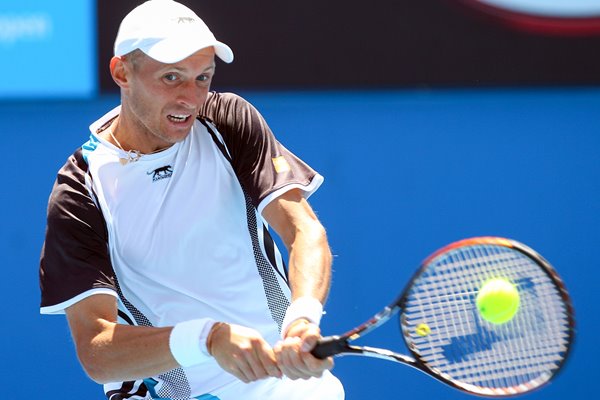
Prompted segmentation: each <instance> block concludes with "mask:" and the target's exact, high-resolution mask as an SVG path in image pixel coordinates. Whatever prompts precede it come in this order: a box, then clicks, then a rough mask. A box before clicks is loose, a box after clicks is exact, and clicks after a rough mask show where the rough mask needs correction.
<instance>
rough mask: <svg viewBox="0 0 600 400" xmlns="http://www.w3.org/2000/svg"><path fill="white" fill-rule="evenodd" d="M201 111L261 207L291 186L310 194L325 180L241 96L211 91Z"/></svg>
mask: <svg viewBox="0 0 600 400" xmlns="http://www.w3.org/2000/svg"><path fill="white" fill-rule="evenodd" d="M200 115H201V116H202V117H205V118H208V119H209V120H211V121H212V122H213V123H214V124H215V126H216V128H217V130H218V131H219V133H220V134H221V135H222V136H223V139H224V141H225V144H226V146H227V149H228V150H229V152H230V155H231V159H232V166H233V169H234V171H235V172H236V174H237V176H238V179H239V180H240V183H241V185H242V187H243V188H244V190H245V191H246V193H247V194H248V195H249V196H250V198H251V200H252V202H253V204H254V206H255V207H256V208H257V209H258V210H259V211H262V209H263V208H264V207H265V206H266V205H267V204H268V203H269V202H270V201H271V200H272V199H274V198H276V197H278V196H279V195H281V194H283V193H284V192H286V191H288V190H290V189H292V188H300V189H301V190H303V191H304V193H305V196H306V197H308V196H310V195H311V194H312V193H314V192H315V191H316V190H317V189H318V187H319V186H320V185H321V183H322V182H323V177H322V176H321V175H319V174H318V173H317V172H316V171H315V170H313V169H312V168H311V167H310V166H308V165H307V164H306V163H305V162H304V161H302V160H301V159H300V158H298V157H297V156H295V155H294V154H293V153H292V152H290V151H289V150H288V149H286V148H285V147H284V146H283V145H282V144H281V143H279V142H278V141H277V139H276V138H275V136H274V135H273V132H272V131H271V129H270V128H269V126H268V125H267V123H266V121H265V120H264V118H263V117H262V115H260V113H259V112H258V110H256V108H254V106H252V105H251V104H250V103H249V102H248V101H246V100H244V99H243V98H242V97H240V96H238V95H235V94H233V93H215V92H212V93H210V94H209V97H208V99H207V101H206V103H205V106H204V108H203V110H202V111H201V113H200Z"/></svg>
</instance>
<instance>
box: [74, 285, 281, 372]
mask: <svg viewBox="0 0 600 400" xmlns="http://www.w3.org/2000/svg"><path fill="white" fill-rule="evenodd" d="M66 314H67V319H68V321H69V327H70V328H71V334H72V336H73V339H74V341H75V347H76V350H77V356H78V357H79V360H80V362H81V365H82V366H83V368H84V369H85V371H86V373H87V374H88V375H89V376H90V378H92V379H93V380H94V381H96V382H98V383H108V382H123V381H131V380H137V379H143V378H147V377H150V376H155V375H158V374H161V373H164V372H167V371H169V370H172V369H174V368H177V367H178V366H179V364H178V363H177V361H176V360H175V357H174V356H173V354H172V352H171V348H170V345H169V340H170V336H171V332H172V330H173V327H164V328H156V327H144V326H130V325H123V324H117V302H116V299H115V298H114V297H113V296H109V295H101V294H98V295H93V296H90V297H88V298H86V299H84V300H82V301H80V302H78V303H75V304H74V305H72V306H71V307H69V308H67V309H66ZM212 330H213V331H214V340H213V343H212V344H211V343H207V344H208V345H209V346H208V350H209V352H210V353H211V354H212V355H213V356H214V357H215V359H216V360H217V362H218V363H219V365H221V367H222V368H223V369H224V370H225V371H227V372H229V373H231V374H232V375H234V376H236V377H237V378H238V379H240V380H242V381H243V382H250V381H254V380H257V379H262V378H265V377H267V376H275V377H279V376H281V372H280V370H279V368H277V365H276V361H275V356H274V354H273V350H272V349H271V347H270V346H269V345H268V344H267V343H266V342H265V340H264V339H263V338H262V337H261V336H260V334H259V333H258V332H256V331H254V330H252V329H249V328H245V327H241V326H237V325H229V324H224V323H217V324H215V325H214V326H213V329H212ZM209 338H210V336H209ZM198 340H200V339H199V338H198ZM198 346H200V342H198Z"/></svg>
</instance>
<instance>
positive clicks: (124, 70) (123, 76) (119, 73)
mask: <svg viewBox="0 0 600 400" xmlns="http://www.w3.org/2000/svg"><path fill="white" fill-rule="evenodd" d="M129 74H130V69H129V68H128V67H127V66H126V65H125V60H123V58H121V57H117V56H115V57H113V58H111V60H110V75H111V76H112V78H113V80H114V81H115V83H116V84H117V85H119V87H121V89H124V88H127V87H129V77H130V75H129Z"/></svg>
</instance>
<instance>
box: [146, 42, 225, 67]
mask: <svg viewBox="0 0 600 400" xmlns="http://www.w3.org/2000/svg"><path fill="white" fill-rule="evenodd" d="M208 47H213V48H214V49H215V54H216V55H217V57H219V58H220V59H221V60H223V61H224V62H226V63H228V64H229V63H230V62H232V61H233V51H232V50H231V48H230V47H229V46H227V45H226V44H225V43H222V42H219V41H218V40H215V41H214V42H208V43H196V44H195V45H190V42H189V41H186V40H161V41H159V42H157V43H155V44H153V45H151V46H144V47H140V50H142V51H143V52H144V53H146V54H147V55H148V56H149V57H151V58H153V59H155V60H156V61H158V62H161V63H163V64H174V63H177V62H179V61H181V60H183V59H185V58H187V57H189V56H191V55H192V54H194V53H195V52H197V51H200V50H202V49H206V48H208Z"/></svg>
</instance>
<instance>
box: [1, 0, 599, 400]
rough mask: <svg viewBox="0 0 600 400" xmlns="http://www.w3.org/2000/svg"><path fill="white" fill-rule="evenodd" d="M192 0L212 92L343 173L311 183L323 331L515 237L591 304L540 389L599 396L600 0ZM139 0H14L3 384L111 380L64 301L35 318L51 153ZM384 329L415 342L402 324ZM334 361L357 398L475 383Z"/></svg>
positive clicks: (380, 337)
mask: <svg viewBox="0 0 600 400" xmlns="http://www.w3.org/2000/svg"><path fill="white" fill-rule="evenodd" d="M182 2H183V3H184V4H186V5H188V6H190V7H191V8H192V9H194V10H195V11H197V12H198V14H199V15H200V16H201V17H203V18H204V20H205V21H206V22H207V23H208V25H209V26H210V27H211V28H212V30H213V32H214V33H215V34H216V36H217V37H218V38H219V39H221V40H222V41H224V42H226V43H227V44H229V45H230V46H231V47H232V48H233V50H234V53H235V56H236V60H235V61H234V63H233V64H231V65H226V64H223V63H219V64H218V66H217V71H218V72H217V75H216V78H215V81H214V86H213V89H215V90H218V91H234V92H236V93H238V94H240V95H242V96H244V97H246V98H247V99H248V100H250V101H251V102H252V103H253V104H254V105H255V106H257V107H258V109H259V110H260V111H261V112H262V113H263V115H264V116H265V118H266V119H267V121H268V122H269V124H270V125H271V127H272V129H273V130H274V132H275V133H276V135H277V136H278V138H279V139H280V140H281V141H282V142H283V143H284V144H285V145H286V147H288V148H290V149H292V150H293V151H294V152H295V153H296V154H298V155H299V156H300V157H302V158H303V159H304V160H306V161H307V162H308V163H310V164H311V165H312V166H313V167H314V168H315V169H317V170H318V171H319V172H321V173H322V174H323V175H324V176H325V178H326V181H325V184H324V186H323V187H322V188H321V189H320V190H319V192H318V193H317V194H315V195H314V196H313V197H312V198H311V203H312V205H313V207H314V208H315V210H316V211H317V213H318V215H319V217H320V219H321V220H322V222H323V223H324V224H325V226H326V227H327V229H328V233H329V239H330V243H331V246H332V248H333V252H334V254H335V262H334V269H335V272H334V280H333V286H332V291H331V295H330V299H329V302H328V304H327V306H326V310H327V314H326V316H325V317H324V320H323V324H322V329H323V331H324V333H325V334H333V333H339V332H340V331H344V330H346V329H347V328H350V327H351V326H354V325H356V324H358V323H361V322H362V321H363V320H364V319H365V318H367V317H370V316H371V315H372V314H373V313H374V312H376V311H378V310H379V309H380V308H381V307H382V306H383V305H384V304H387V303H389V302H390V301H391V300H393V299H394V298H395V296H396V294H397V292H398V291H399V290H400V289H401V288H402V287H403V286H404V284H405V283H406V282H407V280H408V279H409V278H410V277H411V275H412V273H413V271H414V270H415V268H416V267H417V266H418V265H419V263H420V262H421V260H423V259H424V258H425V257H426V256H427V255H428V254H429V253H431V252H433V251H434V250H436V249H437V248H439V247H441V246H443V245H445V244H447V243H449V242H452V241H455V240H458V239H461V238H464V237H470V236H479V235H497V236H506V237H510V238H513V239H517V240H519V241H522V242H524V243H526V244H528V245H530V246H531V247H533V248H535V249H536V250H538V251H539V252H540V253H541V254H542V255H544V256H545V257H546V258H547V259H548V260H549V261H550V262H551V263H553V264H554V265H555V267H556V268H557V270H558V271H559V272H560V274H561V275H562V276H563V278H564V280H565V283H566V285H567V287H568V289H569V290H570V292H571V294H572V297H573V299H574V305H575V308H576V319H577V332H576V334H577V336H576V345H575V348H574V351H573V352H572V355H571V358H570V360H569V363H568V364H567V366H566V368H565V370H564V371H563V372H562V373H561V374H560V375H559V376H558V378H557V379H556V380H555V381H554V382H553V383H551V384H550V385H549V386H548V387H546V388H544V389H543V390H541V391H538V392H535V393H533V394H530V395H528V396H527V397H528V398H531V399H542V398H544V399H562V398H566V397H567V396H568V397H572V398H583V399H587V398H592V393H593V391H592V385H593V384H592V382H593V379H595V378H596V371H595V369H594V368H593V367H592V365H593V360H594V359H597V358H598V357H600V350H599V347H598V346H597V345H594V344H593V340H594V339H593V337H594V333H593V332H594V329H597V328H598V326H599V324H600V321H599V319H598V317H597V314H596V313H595V311H594V310H593V309H595V308H596V307H595V306H596V305H597V303H598V301H599V296H598V294H597V290H596V286H597V282H598V279H600V272H599V265H598V262H597V259H596V258H594V257H595V256H594V255H593V254H595V251H596V249H597V247H598V245H599V244H600V228H599V223H600V157H599V155H598V151H599V149H600V135H599V132H600V121H599V118H598V115H599V112H598V109H599V108H600V51H599V49H600V0H554V1H550V0H547V1H536V0H485V1H483V0H481V1H477V0H420V1H410V0H393V1H392V0H371V1H369V2H362V1H358V0H345V1H341V0H329V1H317V0H305V1H302V2H283V1H276V0H255V1H242V0H237V1H234V0H230V1H218V0H187V1H182ZM139 3H140V1H131V0H121V1H119V2H117V1H108V0H97V1H95V0H63V1H60V2H47V1H43V0H20V1H18V2H15V1H11V0H0V59H1V60H2V62H0V130H1V137H2V144H1V146H2V154H3V159H4V160H5V161H4V165H5V173H4V175H3V176H4V178H3V179H4V185H3V189H2V192H1V196H0V201H1V203H0V213H1V216H2V221H3V223H2V224H1V225H0V239H1V240H0V246H1V249H2V251H0V265H1V266H2V268H3V270H4V271H5V278H4V279H2V280H0V293H2V296H3V299H4V301H3V303H4V304H5V305H6V306H7V307H6V308H7V309H6V311H5V315H6V318H5V319H4V322H3V327H4V329H3V330H2V340H1V341H0V354H2V357H3V359H4V362H3V363H2V366H0V372H1V373H0V375H1V376H2V377H3V378H4V382H5V384H4V387H5V389H4V391H3V398H6V399H8V400H12V399H15V400H17V399H19V400H20V399H29V398H33V397H36V398H37V397H44V398H49V399H54V398H60V399H63V400H71V399H72V400H75V399H77V400H80V399H100V398H103V394H102V389H101V387H100V386H98V385H96V384H95V383H93V382H92V381H90V380H89V379H88V378H87V377H86V376H85V375H84V373H83V372H82V370H81V368H80V367H79V365H78V362H77V359H76V356H75V352H74V350H73V344H72V341H71V339H70V336H69V332H68V327H67V324H66V320H65V319H64V317H51V316H40V315H39V297H40V295H39V287H38V261H39V254H40V249H41V246H42V243H43V238H44V229H45V212H46V204H47V200H48V195H49V193H50V190H51V188H52V184H53V181H54V178H55V175H56V171H57V170H58V169H59V168H60V167H61V166H62V164H63V163H64V161H65V159H66V158H67V157H68V156H69V155H70V154H71V153H72V151H73V150H75V149H76V148H77V147H79V146H81V144H83V143H84V142H85V141H86V140H87V138H88V135H89V131H88V126H89V124H90V123H91V122H93V121H94V120H96V119H97V118H98V117H99V116H101V115H102V114H103V113H104V112H106V111H107V110H109V109H110V108H112V107H114V106H115V105H117V104H118V102H119V98H118V92H117V87H116V85H114V83H113V82H112V81H111V78H110V76H109V74H108V62H109V60H110V57H111V55H112V45H113V41H114V37H115V35H116V32H117V29H118V25H119V22H120V20H121V19H122V18H123V17H124V16H125V14H126V13H127V12H128V11H129V10H131V9H132V8H133V7H134V6H135V5H137V4H139ZM370 336H371V337H369V338H368V339H367V340H365V342H367V343H368V344H371V345H377V346H381V347H390V348H393V349H397V350H400V351H402V352H403V351H405V350H404V349H403V343H402V340H401V339H400V336H399V334H398V331H397V329H396V326H395V324H394V323H390V324H388V325H387V326H385V327H383V328H381V329H379V330H378V331H376V332H374V333H373V334H372V335H370ZM586 359H587V360H588V361H587V363H588V364H585V363H586V361H585V360H586ZM335 372H336V374H337V375H338V376H339V377H340V379H341V380H342V381H343V383H344V385H345V387H346V392H347V399H349V400H355V399H367V398H368V399H373V398H380V399H395V398H412V397H413V396H419V397H420V398H423V397H427V398H446V399H461V398H468V396H467V395H464V394H461V393H459V392H457V391H455V390H454V389H450V388H447V387H445V386H444V385H442V384H440V383H437V382H435V381H433V380H431V379H430V378H428V377H426V376H425V375H423V374H421V373H419V372H417V371H413V370H411V369H409V368H405V367H403V366H399V365H394V364H390V363H387V362H384V361H380V360H367V359H358V358H348V357H347V358H340V359H337V364H336V368H335Z"/></svg>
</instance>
